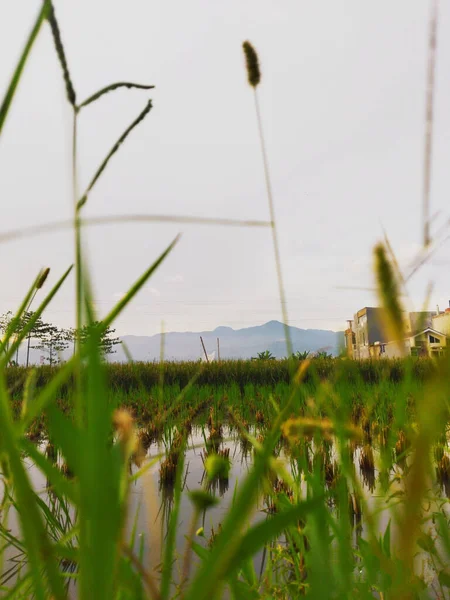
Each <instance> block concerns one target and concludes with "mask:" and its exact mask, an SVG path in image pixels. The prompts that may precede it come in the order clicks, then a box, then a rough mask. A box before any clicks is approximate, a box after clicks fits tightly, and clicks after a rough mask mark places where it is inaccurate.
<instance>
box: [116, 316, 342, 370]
mask: <svg viewBox="0 0 450 600" xmlns="http://www.w3.org/2000/svg"><path fill="white" fill-rule="evenodd" d="M289 332H290V335H291V340H292V346H293V350H294V352H296V351H300V352H304V351H305V350H308V351H309V352H312V353H314V352H317V351H320V350H325V351H327V352H328V353H329V354H333V355H337V354H338V353H339V349H340V348H341V347H342V345H343V342H344V334H343V332H336V331H330V330H325V329H299V328H298V327H292V326H289ZM200 336H201V337H202V338H203V342H204V344H205V348H206V352H207V354H208V356H209V358H210V359H215V358H217V338H219V340H220V357H221V358H222V359H227V358H251V357H252V356H256V355H257V353H258V352H262V351H264V350H269V351H270V352H271V353H272V354H273V355H274V356H276V357H277V358H282V357H284V356H286V354H287V351H286V342H285V332H284V325H283V323H280V322H279V321H269V322H268V323H265V324H264V325H259V326H256V327H246V328H244V329H232V328H231V327H217V328H216V329H214V330H213V331H199V332H190V331H189V332H171V333H166V334H164V357H165V359H166V360H175V361H178V360H198V359H199V358H202V357H203V356H204V353H203V349H202V345H201V342H200ZM121 340H122V341H123V342H124V343H125V345H126V346H127V348H128V350H129V352H130V354H131V356H132V357H133V359H134V360H140V361H153V360H159V357H160V351H161V350H160V348H161V334H156V335H152V336H136V335H125V336H123V337H122V338H121ZM109 360H110V361H125V360H126V355H125V352H124V350H123V348H121V347H120V346H116V353H115V354H113V355H111V356H110V357H109Z"/></svg>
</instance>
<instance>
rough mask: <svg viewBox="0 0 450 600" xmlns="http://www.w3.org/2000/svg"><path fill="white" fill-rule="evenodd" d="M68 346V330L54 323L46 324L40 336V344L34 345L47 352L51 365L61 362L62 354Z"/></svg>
mask: <svg viewBox="0 0 450 600" xmlns="http://www.w3.org/2000/svg"><path fill="white" fill-rule="evenodd" d="M68 347H69V344H68V342H67V335H66V331H65V330H64V329H59V328H58V327H55V326H54V325H45V328H43V330H42V331H41V334H40V337H39V344H38V345H36V346H32V348H34V349H36V350H41V351H42V352H45V353H46V354H47V356H46V357H45V360H46V361H47V362H48V363H49V365H50V366H53V365H56V364H59V363H60V362H61V354H62V352H64V350H66V349H67V348H68Z"/></svg>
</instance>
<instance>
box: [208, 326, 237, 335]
mask: <svg viewBox="0 0 450 600" xmlns="http://www.w3.org/2000/svg"><path fill="white" fill-rule="evenodd" d="M232 331H234V329H233V328H232V327H226V326H225V325H220V326H219V327H216V328H215V329H214V331H213V333H231V332H232Z"/></svg>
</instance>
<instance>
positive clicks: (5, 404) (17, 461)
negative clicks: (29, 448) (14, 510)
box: [0, 369, 65, 600]
mask: <svg viewBox="0 0 450 600" xmlns="http://www.w3.org/2000/svg"><path fill="white" fill-rule="evenodd" d="M9 402H10V400H9V398H8V394H7V391H6V387H5V381H4V371H3V370H1V369H0V419H1V422H2V435H1V436H0V450H1V451H2V452H4V453H5V454H7V456H8V459H9V467H10V470H11V474H12V477H13V480H14V487H15V498H16V500H17V505H18V506H19V507H21V510H20V513H19V519H20V523H21V527H22V532H23V536H24V541H25V544H26V548H27V556H28V559H29V565H30V572H31V575H32V578H33V582H34V586H33V587H34V593H35V595H36V598H37V600H46V599H47V598H48V594H47V591H46V585H45V579H44V578H43V577H42V570H44V571H45V573H46V576H47V580H48V585H49V588H50V592H51V595H52V596H53V597H54V598H55V599H61V600H62V599H63V598H65V591H64V586H63V583H62V580H61V577H60V574H59V570H58V566H57V564H56V562H55V557H54V552H53V548H52V545H51V543H50V540H49V539H48V536H47V533H46V531H45V529H44V524H43V522H42V517H41V514H40V512H39V510H38V508H37V505H36V502H35V495H34V492H33V490H32V488H31V484H30V481H29V479H28V476H27V473H26V470H25V467H24V464H23V462H22V457H21V455H20V451H19V449H18V448H17V446H16V439H15V435H14V428H13V422H12V415H11V409H10V406H9Z"/></svg>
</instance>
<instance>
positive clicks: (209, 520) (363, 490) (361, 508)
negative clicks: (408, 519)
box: [2, 417, 450, 598]
mask: <svg viewBox="0 0 450 600" xmlns="http://www.w3.org/2000/svg"><path fill="white" fill-rule="evenodd" d="M259 419H260V420H262V419H261V417H259ZM203 421H204V422H203V423H202V424H200V425H195V424H188V431H184V432H183V426H178V427H177V426H174V427H171V428H165V429H164V432H163V433H161V432H160V433H159V434H157V438H158V439H151V438H152V436H151V435H149V430H151V427H150V428H149V427H147V428H142V427H141V428H140V429H138V430H137V432H136V434H137V438H138V439H139V440H140V445H139V450H138V451H137V452H136V453H135V454H134V455H133V456H132V457H131V460H130V462H129V468H128V472H129V476H130V486H129V495H128V507H127V523H126V534H125V537H126V538H128V540H129V543H130V547H132V548H133V550H134V552H135V554H136V556H139V557H140V560H141V561H142V564H144V565H146V568H148V569H149V570H150V571H151V572H153V573H154V574H155V579H156V580H157V581H158V580H159V579H160V577H161V564H162V561H163V558H164V548H165V544H166V541H167V536H168V533H169V530H170V520H171V518H172V515H173V512H174V508H175V504H176V500H175V496H176V485H177V484H176V478H175V471H171V470H170V469H171V467H170V466H169V467H168V466H167V465H172V467H174V468H175V470H176V467H178V465H179V464H180V465H181V466H182V472H181V474H180V482H181V486H180V487H181V489H180V499H179V504H178V506H177V509H176V510H177V513H178V517H177V526H176V531H175V537H174V544H175V552H174V568H173V572H172V582H171V586H172V587H173V589H174V591H175V590H176V586H177V585H179V584H180V582H181V581H182V580H183V561H184V557H185V556H186V553H187V552H188V551H189V546H190V536H191V535H192V532H195V534H194V537H193V541H194V545H195V544H198V547H197V546H195V549H196V551H195V552H194V553H193V555H192V558H191V561H190V573H192V572H195V569H196V567H198V566H199V565H200V563H201V560H202V558H204V557H203V556H202V553H201V550H199V547H201V548H203V549H205V550H206V551H210V550H211V549H212V548H213V546H214V544H215V543H216V539H217V536H220V534H221V530H222V524H223V522H224V520H225V519H226V515H227V513H228V512H229V511H230V509H231V508H232V506H233V503H234V501H235V499H236V496H237V494H238V491H239V489H240V486H241V485H242V482H243V481H244V480H245V478H246V477H247V476H248V475H249V472H250V471H251V468H252V465H253V462H254V457H255V453H257V452H258V447H259V444H261V443H263V441H264V438H265V436H266V434H267V432H268V429H267V424H264V425H258V424H253V425H246V427H245V428H242V427H237V426H236V425H232V424H229V425H225V424H220V425H218V424H217V423H214V421H213V420H212V419H211V418H209V419H208V420H204V419H203ZM184 425H185V426H186V424H184ZM309 427H310V424H309ZM361 432H362V433H363V437H362V438H361V439H355V438H354V439H350V440H346V441H345V443H344V444H343V440H342V439H339V438H337V437H336V436H334V435H330V434H329V433H327V432H326V431H325V432H324V431H323V430H322V431H321V430H320V428H317V429H316V431H309V432H308V433H307V434H304V435H302V436H301V437H295V438H289V436H286V437H282V438H281V439H280V440H279V442H278V443H277V444H276V446H275V448H274V450H273V453H272V457H273V460H274V461H275V463H274V464H272V472H271V474H267V475H266V476H264V477H262V478H261V479H260V480H259V481H258V484H257V485H258V493H257V495H256V498H257V500H256V502H255V504H254V506H253V508H252V511H251V512H250V513H249V515H248V523H247V525H248V526H250V525H255V524H258V523H262V522H264V521H270V520H271V519H273V518H274V515H276V514H277V513H279V511H280V510H281V511H282V510H283V509H284V508H285V507H286V504H289V505H291V504H292V505H295V504H296V503H298V502H302V501H307V500H309V499H311V498H314V497H315V496H320V497H321V500H322V501H323V508H324V510H325V511H327V513H328V517H330V519H331V520H329V519H328V517H327V518H326V519H327V520H328V524H327V523H326V522H324V523H322V525H323V527H324V528H325V529H322V532H323V534H325V531H326V530H327V529H328V528H329V526H330V523H332V522H334V523H335V524H336V523H339V522H341V523H342V518H343V517H342V512H343V511H344V512H345V521H347V520H348V521H347V523H348V529H347V535H348V536H349V538H350V540H351V546H350V547H351V549H352V553H353V558H352V560H353V562H354V569H355V573H356V575H355V577H356V579H358V573H359V571H360V573H361V577H362V578H363V576H364V571H365V567H364V566H363V565H364V551H365V549H366V546H367V544H368V541H367V540H369V539H370V538H371V536H373V535H375V536H377V537H379V538H380V539H381V540H382V541H383V542H384V544H385V549H387V551H389V552H390V551H391V545H392V548H393V547H394V545H395V544H398V543H399V542H400V540H401V537H402V533H401V523H402V519H403V518H404V506H403V498H404V496H405V493H406V490H407V485H408V483H407V480H408V477H409V476H410V471H411V465H412V460H411V447H410V442H409V441H408V440H407V439H406V438H405V436H404V435H403V434H402V435H400V436H398V438H397V439H396V441H395V445H394V446H393V447H392V448H387V446H385V447H383V446H380V443H379V442H380V437H379V436H377V437H376V439H375V438H374V437H373V435H372V434H371V433H369V432H367V431H366V434H364V430H361ZM182 433H184V434H187V435H186V436H185V437H183V442H182V447H181V449H179V448H178V443H181V442H180V440H181V436H182ZM37 448H38V449H39V451H40V452H41V453H42V454H43V455H46V456H47V457H48V458H50V459H51V460H52V461H53V462H54V466H55V467H57V468H58V469H59V470H60V471H61V473H63V474H64V477H66V478H68V480H69V481H70V480H71V478H72V473H71V471H70V469H69V468H68V467H67V466H66V463H65V461H64V459H63V458H62V456H61V455H60V454H59V453H58V452H56V450H54V447H53V445H51V444H49V442H48V441H47V440H45V439H43V440H41V441H40V442H37ZM440 449H441V450H442V445H441V446H438V447H437V448H435V449H434V450H433V456H432V457H431V458H432V460H433V463H434V464H435V475H436V476H435V477H434V479H433V478H432V479H430V480H429V482H428V487H427V491H426V494H425V496H424V498H423V500H422V505H421V525H420V529H421V531H422V534H421V535H422V536H423V537H422V542H421V545H419V548H418V551H417V552H416V554H415V556H414V568H415V571H416V574H417V575H418V577H419V578H420V580H421V581H423V582H424V583H426V584H427V585H429V586H431V587H430V590H429V591H430V594H431V595H430V596H429V597H435V598H439V597H442V595H441V594H440V592H439V587H440V584H439V579H438V576H439V565H438V564H436V561H435V558H436V556H437V553H438V551H439V552H442V551H445V547H444V546H445V544H444V545H443V543H442V539H440V534H441V532H440V531H439V529H438V528H437V527H436V518H435V517H436V514H440V515H442V516H443V517H445V519H447V509H448V500H447V495H448V491H449V489H448V483H449V479H448V477H447V475H450V472H449V473H447V471H445V472H444V471H443V469H442V459H443V457H446V456H447V454H446V453H444V451H443V450H442V452H441V450H440ZM344 454H345V456H346V457H347V458H348V462H345V461H343V460H342V457H343V455H344ZM217 456H218V457H220V458H221V460H223V464H224V465H225V468H224V469H222V470H221V471H220V472H219V473H218V474H215V475H214V476H211V474H210V473H208V468H207V465H208V457H210V458H211V457H217ZM24 461H25V464H26V468H27V472H28V474H29V476H30V479H31V481H32V484H33V487H34V489H35V490H36V492H37V493H38V496H39V497H40V498H41V500H42V501H43V502H44V503H45V505H46V506H47V507H48V508H49V509H50V510H49V515H48V519H47V527H48V529H49V531H50V532H51V535H52V536H53V538H54V540H55V541H58V542H60V541H61V540H64V543H66V544H68V545H69V546H71V547H74V548H76V546H77V544H78V536H77V535H76V534H75V535H71V531H73V528H74V524H75V522H76V513H75V511H74V509H73V507H72V506H71V503H70V501H68V500H67V499H64V498H63V497H61V496H59V495H55V494H54V492H53V491H52V486H51V484H50V482H49V481H48V480H47V479H46V478H45V477H44V476H43V474H42V472H41V470H40V469H39V468H37V466H36V464H35V463H34V462H33V460H32V459H31V458H30V457H24ZM443 462H444V464H446V459H445V458H444V461H443ZM344 463H345V464H344ZM440 465H441V467H440ZM142 469H145V470H146V472H145V474H142V475H141V476H140V477H138V478H135V477H136V476H137V475H139V474H140V473H141V472H142V471H141V470H142ZM199 489H202V490H204V491H206V492H208V494H210V495H211V496H212V497H213V498H214V499H216V500H217V504H215V505H213V506H211V507H208V508H205V509H203V510H198V511H197V510H196V509H195V508H194V505H193V503H192V500H191V498H190V493H191V492H193V491H195V490H199ZM283 507H284V508H283ZM320 519H325V517H324V515H323V514H322V516H321V517H320V518H319V525H320ZM6 524H7V527H6V528H5V527H3V528H2V537H3V539H4V542H6V547H4V550H5V551H4V562H3V575H2V584H3V585H5V584H9V585H10V584H11V583H12V582H14V581H15V580H17V578H18V577H19V576H20V575H21V573H22V572H26V570H27V559H26V556H25V554H24V553H23V552H22V551H21V548H20V545H18V544H17V543H16V542H15V536H19V535H20V534H19V527H18V522H17V514H16V511H15V508H14V507H12V508H11V510H10V511H9V515H8V521H7V522H6V521H4V526H5V525H6ZM296 529H297V532H300V533H301V534H302V536H303V534H304V532H305V531H306V532H307V531H308V520H307V519H306V520H305V521H299V522H298V523H297V527H296ZM331 531H332V529H331ZM10 533H11V534H12V535H11V536H10V535H9V534H10ZM304 537H305V541H306V544H305V546H304V551H305V552H308V551H309V547H308V546H309V545H308V542H307V540H308V539H309V536H304ZM332 537H333V535H332ZM435 541H436V543H437V549H436V547H435ZM386 544H388V546H386ZM292 552H293V538H292V535H291V534H290V533H289V532H288V530H286V531H283V532H282V533H281V534H280V535H277V536H276V537H274V538H273V540H272V541H271V543H270V544H269V545H266V546H264V547H263V548H261V549H260V550H259V551H257V552H256V553H254V555H253V557H252V563H253V568H254V573H255V577H256V579H257V581H258V582H259V583H260V584H261V585H262V582H263V581H264V580H265V579H267V577H268V573H269V571H270V574H271V575H270V577H271V579H272V583H271V585H272V586H275V588H277V587H278V586H279V587H280V588H282V587H283V586H285V585H286V584H287V583H288V582H290V581H292V580H294V581H295V586H296V589H297V590H298V591H299V593H300V590H301V589H303V584H302V582H303V581H307V578H308V573H307V568H306V564H307V563H306V561H304V565H303V570H301V571H300V572H298V571H296V569H295V566H294V564H293V561H292ZM295 553H296V554H297V555H301V550H300V548H295ZM335 554H339V541H338V537H337V536H336V538H335V539H334V540H331V541H330V547H329V556H330V557H331V560H334V555H335ZM358 565H361V567H359V566H358ZM64 569H65V570H66V573H67V574H69V576H70V577H71V578H72V583H71V584H70V585H69V594H70V595H71V596H74V595H75V590H76V572H77V566H76V564H75V563H74V562H71V561H70V560H67V561H66V563H65V565H64ZM299 573H301V574H302V575H301V578H300V581H298V577H299ZM293 593H294V592H293V591H292V590H291V592H290V594H293ZM287 597H290V596H287Z"/></svg>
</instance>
